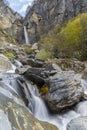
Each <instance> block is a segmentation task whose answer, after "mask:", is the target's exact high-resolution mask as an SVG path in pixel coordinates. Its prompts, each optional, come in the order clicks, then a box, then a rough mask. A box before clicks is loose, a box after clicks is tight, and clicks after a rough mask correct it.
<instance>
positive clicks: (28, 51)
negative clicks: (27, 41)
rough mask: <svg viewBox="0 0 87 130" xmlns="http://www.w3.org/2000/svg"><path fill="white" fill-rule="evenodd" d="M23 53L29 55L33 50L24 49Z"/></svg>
mask: <svg viewBox="0 0 87 130" xmlns="http://www.w3.org/2000/svg"><path fill="white" fill-rule="evenodd" d="M24 52H25V53H27V54H31V53H32V52H33V50H32V49H31V48H29V47H25V48H24Z"/></svg>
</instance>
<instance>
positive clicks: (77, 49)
mask: <svg viewBox="0 0 87 130" xmlns="http://www.w3.org/2000/svg"><path fill="white" fill-rule="evenodd" d="M39 48H40V54H41V50H42V54H43V49H44V50H45V51H44V53H46V58H47V57H48V58H49V56H50V57H52V58H53V57H57V58H71V57H74V58H78V59H81V60H86V59H87V13H83V14H80V15H78V16H77V17H76V18H74V19H73V20H71V21H69V22H68V23H67V24H66V26H65V27H63V28H62V27H61V26H60V25H59V24H57V25H56V26H55V27H54V29H53V30H51V31H50V32H49V33H48V35H47V36H46V37H42V38H41V39H40V41H39ZM47 54H49V55H47ZM38 55H39V54H38ZM44 55H45V54H44ZM41 58H43V57H41ZM44 58H45V57H44Z"/></svg>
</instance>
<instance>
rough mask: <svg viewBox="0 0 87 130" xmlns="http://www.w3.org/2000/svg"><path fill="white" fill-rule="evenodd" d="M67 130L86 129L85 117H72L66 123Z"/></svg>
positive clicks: (86, 119) (86, 118) (86, 121)
mask: <svg viewBox="0 0 87 130" xmlns="http://www.w3.org/2000/svg"><path fill="white" fill-rule="evenodd" d="M67 130H87V117H79V118H76V119H73V120H72V121H71V122H70V123H69V124H68V125H67Z"/></svg>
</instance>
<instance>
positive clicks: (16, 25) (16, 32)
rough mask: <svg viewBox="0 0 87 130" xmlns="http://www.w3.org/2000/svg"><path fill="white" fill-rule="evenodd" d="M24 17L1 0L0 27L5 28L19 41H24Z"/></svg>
mask: <svg viewBox="0 0 87 130" xmlns="http://www.w3.org/2000/svg"><path fill="white" fill-rule="evenodd" d="M22 23H23V19H22V17H21V16H20V15H19V14H18V13H14V12H13V10H12V9H11V8H9V7H8V6H7V4H6V3H5V2H4V0H0V29H3V30H5V31H6V32H7V33H8V34H9V35H12V36H13V37H14V38H15V39H16V40H17V41H19V42H21V41H22V32H23V31H22V28H23V24H22Z"/></svg>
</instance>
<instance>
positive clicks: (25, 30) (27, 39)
mask: <svg viewBox="0 0 87 130" xmlns="http://www.w3.org/2000/svg"><path fill="white" fill-rule="evenodd" d="M24 36H25V42H26V44H29V37H28V32H27V28H26V26H24Z"/></svg>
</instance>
